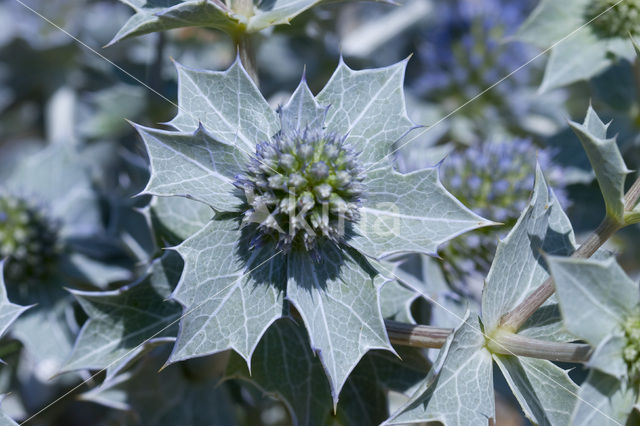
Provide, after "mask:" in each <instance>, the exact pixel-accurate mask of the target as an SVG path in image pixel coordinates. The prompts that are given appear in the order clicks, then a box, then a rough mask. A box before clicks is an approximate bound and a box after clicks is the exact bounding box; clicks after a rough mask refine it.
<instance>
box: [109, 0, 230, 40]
mask: <svg viewBox="0 0 640 426" xmlns="http://www.w3.org/2000/svg"><path fill="white" fill-rule="evenodd" d="M121 1H122V2H123V3H125V4H127V5H129V6H131V7H132V8H133V9H134V12H135V14H134V15H133V16H131V18H129V20H128V21H127V22H126V23H125V24H124V25H123V26H122V28H120V30H119V31H118V33H117V34H116V35H115V36H114V37H113V39H112V40H111V41H110V42H109V45H112V44H114V43H117V42H118V41H120V40H123V39H126V38H129V37H135V36H139V35H143V34H148V33H152V32H156V31H166V30H170V29H173V28H180V27H194V26H202V27H207V28H215V29H219V30H223V31H233V29H234V28H236V26H237V25H238V24H239V21H240V19H239V18H240V17H235V16H234V15H233V14H232V12H231V11H230V10H229V9H227V7H226V6H225V5H224V3H223V2H221V1H217V0H204V1H202V0H186V1H185V0H121Z"/></svg>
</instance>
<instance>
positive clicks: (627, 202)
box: [624, 174, 640, 211]
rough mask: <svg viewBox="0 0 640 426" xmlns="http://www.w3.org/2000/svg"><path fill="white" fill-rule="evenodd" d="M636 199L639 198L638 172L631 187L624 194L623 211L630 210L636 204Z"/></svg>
mask: <svg viewBox="0 0 640 426" xmlns="http://www.w3.org/2000/svg"><path fill="white" fill-rule="evenodd" d="M638 199H640V174H639V175H638V177H637V178H636V181H635V182H633V185H631V188H629V190H628V191H627V193H626V195H625V196H624V209H625V211H631V210H633V208H634V207H635V206H636V204H638Z"/></svg>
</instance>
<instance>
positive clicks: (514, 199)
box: [441, 139, 567, 287]
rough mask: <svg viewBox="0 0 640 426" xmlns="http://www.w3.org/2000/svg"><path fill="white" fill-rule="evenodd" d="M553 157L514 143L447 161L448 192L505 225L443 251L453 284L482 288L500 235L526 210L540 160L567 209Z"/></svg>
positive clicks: (487, 147) (443, 174)
mask: <svg viewBox="0 0 640 426" xmlns="http://www.w3.org/2000/svg"><path fill="white" fill-rule="evenodd" d="M551 157H552V155H551V153H550V152H549V151H547V150H539V149H538V148H537V147H536V145H534V144H533V143H532V142H531V141H530V140H528V139H514V140H510V141H505V142H499V143H485V144H482V145H479V146H476V147H471V148H468V149H466V150H464V151H456V152H453V153H452V154H451V155H449V156H448V157H447V158H446V159H445V161H443V163H442V166H441V179H442V181H443V184H444V185H445V187H446V188H447V189H449V190H450V191H451V193H452V194H453V195H455V196H456V198H458V199H459V200H460V201H462V203H464V204H465V205H466V206H468V207H469V208H472V209H473V210H475V211H476V212H477V213H478V214H480V215H482V216H484V217H488V218H490V219H492V220H495V221H497V222H501V223H503V224H504V225H505V226H502V227H493V228H484V229H480V230H477V231H475V232H474V233H471V234H468V235H463V236H461V237H459V238H457V239H455V240H453V241H451V243H450V244H449V245H448V246H447V247H446V248H444V249H443V252H442V257H443V258H444V259H445V262H444V267H445V271H446V272H447V274H448V275H449V278H450V280H451V281H452V282H453V283H461V284H462V285H461V287H464V286H465V283H466V282H467V281H468V280H469V279H472V280H473V281H474V282H475V281H479V282H480V283H482V280H483V279H484V277H485V276H486V274H487V272H488V271H489V267H490V266H491V261H492V258H493V254H494V252H495V248H496V246H497V242H498V238H499V236H500V235H501V234H502V233H504V232H505V229H507V230H508V229H509V228H510V227H511V226H513V225H514V224H515V222H516V220H517V219H518V217H519V216H520V213H521V212H522V210H523V209H524V208H525V207H526V205H527V201H528V200H529V197H530V195H531V190H532V188H533V179H534V176H535V167H536V160H537V161H538V163H540V166H541V167H542V170H543V171H544V172H545V174H546V176H547V178H548V180H549V183H550V185H551V187H552V188H553V189H554V192H555V194H556V197H557V198H558V200H559V201H560V204H561V205H566V204H567V201H566V200H567V197H566V194H565V191H564V188H563V183H562V179H561V177H562V173H563V172H562V169H561V168H560V167H558V166H556V165H554V164H553V162H552V159H551ZM473 278H477V280H476V279H473Z"/></svg>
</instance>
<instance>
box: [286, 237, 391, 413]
mask: <svg viewBox="0 0 640 426" xmlns="http://www.w3.org/2000/svg"><path fill="white" fill-rule="evenodd" d="M320 250H321V259H322V260H321V261H320V262H317V261H314V260H313V259H312V258H311V257H310V256H308V255H307V254H306V253H305V254H301V253H299V252H296V251H293V252H291V253H290V254H289V262H288V274H287V276H288V280H289V281H288V284H287V299H288V300H289V301H290V302H291V303H292V304H293V305H294V306H295V307H296V309H297V310H298V312H299V313H300V316H301V317H302V319H303V321H304V323H305V325H306V326H307V330H308V331H309V339H310V341H311V346H312V348H313V349H314V351H316V352H317V353H318V356H319V358H320V360H321V362H322V365H323V367H324V368H325V371H326V372H327V376H328V377H329V383H330V385H331V395H332V397H333V401H334V403H337V401H338V395H339V394H340V390H341V389H342V386H343V385H344V383H345V381H346V380H347V377H348V376H349V373H351V371H352V370H353V368H354V367H355V366H356V364H357V363H358V361H360V359H361V358H362V356H363V355H364V354H365V353H367V351H369V350H370V349H387V350H390V351H393V348H392V347H391V344H390V343H389V338H388V337H387V333H386V330H385V327H384V323H383V320H382V315H381V312H380V300H379V291H380V289H379V287H380V286H381V284H382V282H384V279H383V278H382V277H380V276H379V275H377V272H376V271H375V270H374V269H373V268H372V267H371V265H369V264H368V263H367V262H366V260H364V259H363V258H362V257H361V256H359V255H357V254H355V253H351V252H349V251H346V250H344V251H343V250H341V249H340V248H338V247H336V246H334V245H329V244H327V245H325V246H324V247H322V248H321V249H320Z"/></svg>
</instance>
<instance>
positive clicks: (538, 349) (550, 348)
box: [487, 333, 591, 362]
mask: <svg viewBox="0 0 640 426" xmlns="http://www.w3.org/2000/svg"><path fill="white" fill-rule="evenodd" d="M487 345H488V347H489V349H490V350H491V352H493V353H496V354H502V355H518V356H526V357H529V358H540V359H547V360H550V361H560V362H587V361H588V360H589V356H590V355H591V346H589V345H586V344H581V343H561V342H547V341H544V340H538V339H532V338H530V337H525V336H521V335H519V334H513V333H502V334H500V335H499V336H498V337H497V338H496V340H490V341H489V342H488V343H487Z"/></svg>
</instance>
